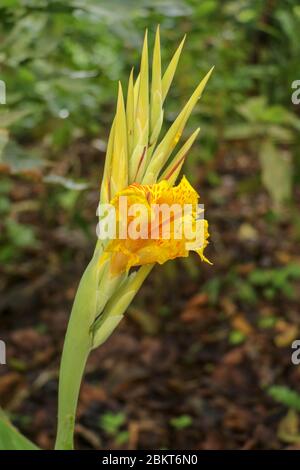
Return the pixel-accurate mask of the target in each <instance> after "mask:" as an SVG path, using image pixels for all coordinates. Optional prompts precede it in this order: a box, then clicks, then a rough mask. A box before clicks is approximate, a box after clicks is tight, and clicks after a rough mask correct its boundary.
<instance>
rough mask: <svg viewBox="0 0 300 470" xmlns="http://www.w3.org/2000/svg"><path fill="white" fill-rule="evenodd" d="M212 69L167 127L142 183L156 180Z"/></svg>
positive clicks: (150, 182)
mask: <svg viewBox="0 0 300 470" xmlns="http://www.w3.org/2000/svg"><path fill="white" fill-rule="evenodd" d="M212 71H213V68H211V70H210V71H209V72H208V73H207V74H206V75H205V77H204V78H203V80H201V82H200V83H199V85H198V86H197V88H196V90H195V91H194V93H193V94H192V96H191V97H190V99H189V101H188V102H187V103H186V105H185V106H184V108H183V109H182V111H181V112H180V113H179V115H178V116H177V118H176V120H175V121H174V122H173V124H172V126H171V127H170V128H169V130H168V132H167V133H166V135H165V137H164V138H163V140H162V141H161V142H160V144H159V145H158V146H157V148H156V150H155V152H154V154H153V156H152V159H151V161H150V163H149V165H148V168H147V171H146V173H145V176H144V178H143V184H153V183H155V181H156V180H157V177H158V174H159V172H160V171H161V169H162V167H163V165H164V164H165V163H166V162H167V160H168V158H169V156H170V155H171V153H172V151H173V149H174V148H175V146H176V145H177V143H178V141H179V139H180V137H181V134H182V132H183V129H184V126H185V124H186V121H187V120H188V118H189V116H190V114H191V112H192V110H193V108H194V107H195V105H196V103H197V101H198V99H199V98H200V97H201V94H202V92H203V90H204V88H205V85H206V83H207V81H208V79H209V77H210V75H211V73H212Z"/></svg>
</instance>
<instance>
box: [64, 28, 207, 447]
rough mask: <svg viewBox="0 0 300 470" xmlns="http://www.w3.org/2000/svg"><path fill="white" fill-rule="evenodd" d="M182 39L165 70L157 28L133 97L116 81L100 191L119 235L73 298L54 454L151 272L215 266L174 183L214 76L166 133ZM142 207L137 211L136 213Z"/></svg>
mask: <svg viewBox="0 0 300 470" xmlns="http://www.w3.org/2000/svg"><path fill="white" fill-rule="evenodd" d="M184 41H185V38H183V40H182V41H181V43H180V45H179V47H178V48H177V50H176V51H175V53H174V55H173V57H172V59H171V61H170V63H169V65H168V66H167V67H166V69H165V71H164V72H162V66H161V51H160V33H159V28H157V32H156V36H155V42H154V49H153V56H152V61H149V55H148V35H147V32H146V34H145V39H144V44H143V48H142V56H141V63H140V68H139V72H138V74H137V76H136V78H135V77H134V74H133V70H132V71H131V73H130V76H129V81H128V86H127V94H126V96H124V94H123V89H122V86H121V84H120V83H119V87H118V99H117V105H116V114H115V117H114V120H113V123H112V127H111V130H110V135H109V139H108V145H107V151H106V157H105V165H104V172H103V178H102V183H101V189H100V206H101V207H103V206H105V205H107V204H109V205H110V206H109V207H110V208H112V209H113V211H112V213H113V214H115V226H116V229H117V236H109V237H107V238H105V239H102V238H101V237H99V239H98V241H97V243H96V247H95V251H94V254H93V257H92V259H91V261H90V263H89V264H88V266H87V268H86V270H85V272H84V274H83V276H82V278H81V281H80V284H79V287H78V290H77V293H76V297H75V300H74V304H73V308H72V313H71V317H70V321H69V325H68V331H67V334H66V339H65V343H64V350H63V356H62V362H61V369H60V385H59V409H58V431H57V439H56V449H71V448H73V432H74V423H75V413H76V405H77V399H78V394H79V388H80V383H81V378H82V374H83V371H84V367H85V363H86V360H87V357H88V355H89V353H90V351H91V350H92V349H94V348H96V347H98V346H99V345H101V344H102V343H103V342H104V341H105V340H106V339H107V338H108V337H109V336H110V335H111V334H112V332H113V331H114V329H115V328H116V327H117V325H118V324H119V323H120V321H121V320H122V318H123V316H124V313H125V312H126V309H127V308H128V306H129V305H130V303H131V302H132V300H133V299H134V297H135V295H136V293H137V292H138V290H139V289H140V287H141V285H142V283H143V282H144V280H145V279H146V277H147V276H148V274H149V273H150V271H151V269H152V267H153V265H154V264H155V263H159V264H163V263H165V262H166V261H167V260H169V259H173V258H177V257H186V256H188V254H189V252H190V251H195V252H196V253H198V254H199V256H200V258H201V259H202V260H203V261H206V262H209V261H208V260H207V259H206V258H205V256H204V253H203V251H204V249H205V247H206V245H207V244H208V236H209V235H208V223H207V221H206V220H205V219H204V218H203V217H202V216H203V211H202V213H201V212H200V213H199V205H198V199H199V196H198V194H197V192H196V191H195V190H194V189H193V188H192V186H191V185H190V184H189V182H188V181H187V179H186V178H185V177H183V179H182V180H181V182H180V183H179V184H178V185H177V186H174V184H175V183H176V179H177V177H178V175H179V173H180V171H181V168H182V166H183V163H184V161H185V158H186V156H187V154H188V152H189V150H190V148H191V146H192V144H193V142H194V141H195V139H196V137H197V135H198V133H199V130H200V129H199V128H198V129H196V130H195V131H194V132H193V133H192V134H191V135H190V136H189V137H188V138H187V139H186V140H185V142H183V143H179V142H180V140H181V138H182V136H183V133H184V128H185V125H186V123H187V121H188V119H189V117H190V115H191V113H192V111H193V109H194V107H195V106H196V104H197V102H198V100H199V99H200V97H201V95H202V92H203V90H204V88H205V86H206V84H207V82H208V79H209V77H210V75H211V73H212V70H213V69H211V70H210V71H209V72H208V73H207V74H206V75H205V76H204V78H203V79H202V80H201V81H200V83H199V84H198V86H197V87H196V88H195V90H194V92H193V93H192V95H191V97H190V98H189V100H188V101H187V102H186V104H185V106H184V107H183V108H182V110H181V111H180V112H179V113H178V116H177V117H176V119H175V120H174V122H173V123H172V124H171V126H170V127H169V128H168V129H167V131H166V133H165V134H164V135H161V129H162V124H163V118H164V103H165V99H166V97H167V94H168V91H169V89H170V86H171V84H172V81H173V77H174V74H175V71H176V68H177V64H178V61H179V57H180V54H181V51H182V48H183V45H184ZM149 62H150V64H152V70H151V73H149ZM178 147H179V148H178ZM124 198H125V204H124ZM121 203H123V205H122V204H121ZM137 205H138V209H139V211H140V213H134V211H133V209H134V208H136V206H137ZM101 207H100V209H101ZM162 207H164V208H165V210H162ZM187 208H188V210H186V209H187ZM109 210H110V209H109ZM100 213H101V210H100V212H99V219H100V225H101V221H102V218H101V217H102V215H101V214H100ZM124 233H125V235H124ZM199 235H200V237H199ZM99 260H100V261H99ZM136 266H140V267H139V268H138V269H133V270H131V272H129V270H130V268H131V267H136Z"/></svg>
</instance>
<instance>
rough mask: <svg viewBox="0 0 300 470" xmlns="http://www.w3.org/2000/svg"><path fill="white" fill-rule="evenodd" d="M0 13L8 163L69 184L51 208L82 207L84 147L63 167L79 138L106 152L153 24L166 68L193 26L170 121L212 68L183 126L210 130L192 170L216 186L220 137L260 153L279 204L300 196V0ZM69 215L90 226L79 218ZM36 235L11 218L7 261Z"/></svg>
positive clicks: (2, 155) (40, 7) (18, 0)
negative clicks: (123, 91)
mask: <svg viewBox="0 0 300 470" xmlns="http://www.w3.org/2000/svg"><path fill="white" fill-rule="evenodd" d="M0 18H1V21H0V79H1V80H3V81H4V82H5V83H6V88H7V97H6V99H7V103H6V105H0V169H1V168H5V169H6V171H8V172H10V173H12V174H14V175H19V174H20V173H21V174H25V175H28V174H29V175H30V174H31V173H32V171H33V172H34V171H38V173H39V174H42V177H43V178H44V181H45V183H47V184H48V185H49V186H51V185H52V186H54V187H55V188H57V187H58V186H62V187H63V188H64V190H61V191H60V190H57V191H56V190H53V191H52V190H51V189H49V193H50V198H48V199H47V205H48V207H49V208H51V207H53V208H54V210H56V208H57V206H59V207H60V208H62V210H64V211H65V212H67V211H69V212H70V213H73V214H75V212H76V211H75V209H76V208H77V207H78V204H79V205H80V201H78V199H80V198H79V194H78V193H80V192H81V191H82V190H83V189H85V188H86V187H87V186H88V185H89V184H92V185H94V184H96V181H98V180H96V177H95V179H93V181H90V180H89V177H90V173H89V172H86V171H84V172H83V174H84V175H85V176H86V178H85V180H82V178H81V176H82V174H81V173H80V171H77V172H76V171H73V172H72V170H74V169H76V167H79V166H80V162H79V161H78V155H74V157H73V159H72V164H68V165H67V166H66V169H65V170H64V171H60V174H56V165H57V164H58V163H59V162H61V160H62V159H64V158H65V157H64V155H65V152H66V149H69V148H70V146H72V145H74V143H76V142H78V141H79V140H80V139H86V140H88V141H90V142H93V141H95V142H94V144H95V148H97V149H102V150H104V149H105V144H106V140H107V134H108V130H109V127H110V124H111V121H112V116H113V112H114V106H115V98H116V89H117V80H118V79H121V80H122V82H123V83H124V85H125V86H126V83H127V77H128V74H129V71H130V68H131V66H132V65H134V66H135V70H137V68H138V65H139V54H140V49H141V43H142V39H143V34H144V30H145V29H146V28H148V29H149V31H150V38H151V39H152V42H153V39H154V30H155V28H156V26H157V24H160V25H161V36H162V47H163V49H162V62H163V64H165V63H166V61H167V60H168V59H169V58H170V57H171V55H172V53H173V51H174V50H175V48H176V46H177V45H178V43H179V41H180V40H181V39H182V36H183V35H184V34H187V41H186V44H185V50H184V54H183V55H182V58H181V60H180V64H179V68H178V71H177V74H176V77H175V83H174V87H173V88H172V89H171V93H170V98H169V100H168V102H167V104H166V109H165V120H166V126H168V125H169V124H170V122H172V120H173V119H174V116H175V115H176V113H177V111H178V109H179V108H180V107H181V106H182V104H183V103H184V102H185V101H186V100H187V98H188V97H189V96H190V94H191V92H192V90H193V89H194V87H195V86H196V84H197V83H198V81H199V80H200V79H201V77H202V76H203V75H204V73H206V72H207V71H208V70H209V68H210V67H211V66H212V65H215V67H216V68H215V72H214V75H213V77H212V79H211V80H210V83H209V86H208V89H207V91H206V93H205V94H204V97H203V99H202V100H201V104H199V106H198V107H197V109H196V111H195V113H194V115H193V117H192V118H191V119H190V122H189V126H188V129H187V132H190V130H191V129H194V128H195V127H196V126H198V125H199V124H200V125H201V128H202V130H201V134H200V139H199V140H198V142H197V143H196V144H195V146H194V148H193V149H192V151H191V155H190V156H189V159H188V161H187V163H186V167H185V172H186V173H188V175H189V176H190V178H191V179H193V178H196V176H197V174H198V173H197V171H195V169H197V167H198V166H199V165H200V164H201V168H203V169H204V171H205V174H206V175H207V181H208V183H209V184H210V185H211V186H212V187H218V185H219V184H220V182H221V178H220V176H219V175H218V174H217V171H216V167H215V165H216V160H217V156H218V155H219V154H220V152H221V149H222V148H223V146H224V145H226V144H229V145H231V142H232V141H236V142H243V144H244V145H246V146H247V147H248V148H249V149H250V150H251V151H253V152H254V153H255V154H256V155H257V157H258V159H259V161H260V165H261V173H260V175H259V178H260V181H261V182H262V184H264V185H265V188H266V190H267V191H268V192H269V194H270V197H271V199H272V201H273V208H274V209H275V210H280V209H282V207H283V204H284V203H285V202H286V201H289V200H292V199H293V197H292V195H293V187H294V185H295V183H299V181H300V158H299V129H300V119H299V106H297V105H294V104H292V101H291V95H292V91H293V90H292V88H291V86H292V82H293V81H294V80H296V79H299V78H300V63H299V54H300V43H299V40H298V31H299V29H300V6H299V4H298V1H297V0H283V1H281V2H274V1H272V0H268V1H262V0H241V1H239V2H237V1H233V0H232V1H230V0H229V1H226V2H222V1H220V0H201V1H198V0H151V1H149V0H140V1H139V2H136V1H134V0H127V1H126V2H124V1H121V0H110V1H109V2H107V1H99V0H68V1H61V0H2V2H1V5H0ZM102 157H103V154H102ZM100 161H101V153H100V152H99V163H100ZM86 165H88V162H87V163H86ZM85 167H86V166H85ZM99 168H100V165H99V166H98V168H97V178H99V173H100V171H99ZM95 174H96V172H95ZM78 176H79V177H80V178H81V179H80V181H74V178H76V177H78ZM252 176H253V175H252ZM251 181H252V180H251ZM251 181H250V179H249V184H250V183H251ZM246 183H247V182H245V181H244V182H243V184H244V186H245V187H246ZM1 184H2V182H1ZM97 184H98V183H97ZM251 184H252V183H251ZM250 186H251V185H250ZM9 199H10V193H9V190H8V189H6V182H4V183H3V187H2V189H1V194H0V213H1V214H4V215H8V214H9V213H10V211H11V209H12V208H11V206H10V200H9ZM41 201H42V198H41ZM42 203H43V204H45V201H42ZM50 210H51V209H50ZM69 220H71V221H72V222H74V221H75V223H76V224H78V225H79V226H81V227H82V226H83V224H82V220H81V218H80V217H79V216H76V215H74V217H73V216H72V217H69ZM34 232H35V230H34V228H32V227H30V226H29V225H28V224H23V223H20V222H19V221H18V220H17V221H16V220H12V221H9V222H7V223H6V224H5V227H4V231H3V233H4V237H5V240H6V242H5V243H6V244H5V247H4V253H3V249H2V250H1V254H0V256H1V259H2V260H5V259H10V258H11V257H15V256H16V254H17V253H18V250H21V249H22V247H26V246H28V244H30V243H33V241H34V239H35V233H34ZM7 244H9V246H8V247H7ZM11 247H13V248H11ZM15 248H16V250H15ZM12 252H13V254H12ZM215 288H216V286H212V289H215ZM212 295H213V294H212ZM249 295H251V293H249Z"/></svg>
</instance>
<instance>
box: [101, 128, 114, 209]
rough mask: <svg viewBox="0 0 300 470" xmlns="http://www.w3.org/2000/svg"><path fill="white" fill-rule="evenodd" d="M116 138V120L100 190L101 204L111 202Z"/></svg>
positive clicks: (107, 150)
mask: <svg viewBox="0 0 300 470" xmlns="http://www.w3.org/2000/svg"><path fill="white" fill-rule="evenodd" d="M114 138H115V119H114V120H113V123H112V126H111V130H110V133H109V137H108V143H107V149H106V156H105V164H104V171H103V177H102V184H101V190H100V202H101V203H106V202H109V201H110V178H111V164H112V156H113V148H114Z"/></svg>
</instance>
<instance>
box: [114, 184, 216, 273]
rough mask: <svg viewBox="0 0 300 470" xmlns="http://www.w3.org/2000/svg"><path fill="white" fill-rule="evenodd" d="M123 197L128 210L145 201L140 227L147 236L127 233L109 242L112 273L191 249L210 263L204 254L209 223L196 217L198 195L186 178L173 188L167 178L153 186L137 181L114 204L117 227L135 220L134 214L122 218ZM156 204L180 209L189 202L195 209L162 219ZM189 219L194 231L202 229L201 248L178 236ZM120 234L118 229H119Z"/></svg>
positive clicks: (172, 257) (116, 197) (178, 255)
mask: <svg viewBox="0 0 300 470" xmlns="http://www.w3.org/2000/svg"><path fill="white" fill-rule="evenodd" d="M121 196H126V204H127V210H129V209H130V207H131V206H132V205H133V204H142V205H143V207H145V208H146V212H145V218H143V217H141V223H140V227H141V228H143V230H144V233H145V234H146V236H145V238H143V237H140V238H137V239H132V238H130V237H128V236H126V237H125V238H120V237H119V238H116V239H113V240H111V241H110V242H109V243H108V245H107V248H106V253H111V260H112V262H111V272H112V274H113V275H116V274H120V273H122V272H124V271H128V270H129V269H130V268H131V267H133V266H141V265H145V264H152V263H159V264H163V263H165V262H166V261H168V260H170V259H174V258H178V257H186V256H188V254H189V251H196V252H197V253H198V255H199V256H200V258H201V259H202V260H203V261H206V262H209V261H208V260H207V258H206V257H205V256H204V253H203V252H204V249H205V247H206V246H207V244H208V237H209V233H208V223H207V221H206V220H205V219H202V220H197V207H198V206H197V204H198V200H199V195H198V194H197V192H196V191H195V190H194V188H193V187H192V186H191V184H190V183H189V182H188V180H187V179H186V178H185V177H183V178H182V180H181V182H180V183H179V184H178V185H177V186H174V187H171V186H170V184H169V183H168V181H166V180H163V181H161V182H159V183H156V184H153V185H141V184H136V183H134V184H131V185H130V186H128V187H127V188H125V189H124V190H122V191H120V192H119V193H117V194H116V196H115V197H114V198H113V200H112V201H111V204H112V205H113V206H114V207H115V209H116V220H117V224H118V226H120V224H124V223H125V224H127V225H129V224H130V222H131V221H132V220H133V217H131V216H129V217H127V220H126V221H124V220H123V219H124V216H123V213H122V212H121V211H120V210H119V202H120V198H121ZM155 204H156V205H158V206H159V205H162V204H165V205H166V206H167V207H172V205H174V206H173V207H178V208H183V207H184V205H185V204H189V205H190V207H191V208H192V210H191V212H190V213H189V214H187V215H185V213H184V212H183V211H182V210H180V211H179V212H178V213H176V210H174V212H173V211H172V210H171V211H170V212H169V213H167V217H166V218H163V217H161V214H158V215H157V214H155V213H154V212H153V207H154V206H153V205H155ZM175 205H176V206H175ZM146 216H147V217H146ZM187 221H189V222H190V223H191V228H192V229H193V231H195V229H196V230H202V232H203V240H202V244H201V245H200V248H199V245H197V246H196V247H195V248H194V247H193V244H192V243H191V242H192V241H193V240H190V239H189V238H186V236H184V235H183V236H181V237H180V238H179V237H178V233H179V232H178V230H179V231H181V230H182V227H183V226H184V223H185V222H187ZM166 224H168V237H167V238H166V237H164V236H163V229H164V226H165V225H166ZM127 228H128V227H126V230H127ZM155 229H156V230H157V232H155V233H156V235H157V236H156V238H154V236H153V235H154V230H155ZM117 233H119V232H118V231H117ZM126 233H127V232H126ZM180 233H181V232H180ZM188 243H191V245H192V246H191V248H188V247H189V244H188Z"/></svg>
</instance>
